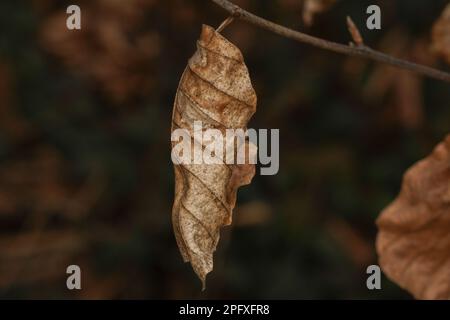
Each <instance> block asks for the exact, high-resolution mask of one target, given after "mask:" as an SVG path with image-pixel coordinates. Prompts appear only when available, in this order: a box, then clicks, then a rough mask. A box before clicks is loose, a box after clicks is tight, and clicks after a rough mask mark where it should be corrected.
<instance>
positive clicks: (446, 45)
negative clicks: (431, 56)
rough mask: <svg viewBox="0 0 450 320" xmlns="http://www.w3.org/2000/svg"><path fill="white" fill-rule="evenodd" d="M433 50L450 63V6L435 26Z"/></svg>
mask: <svg viewBox="0 0 450 320" xmlns="http://www.w3.org/2000/svg"><path fill="white" fill-rule="evenodd" d="M432 48H433V50H434V51H435V52H437V53H438V54H439V55H441V56H442V57H443V58H444V59H445V60H446V61H447V63H450V4H449V5H447V7H446V8H445V9H444V11H443V12H442V15H441V16H440V18H439V19H438V20H437V21H436V22H435V24H434V26H433V30H432Z"/></svg>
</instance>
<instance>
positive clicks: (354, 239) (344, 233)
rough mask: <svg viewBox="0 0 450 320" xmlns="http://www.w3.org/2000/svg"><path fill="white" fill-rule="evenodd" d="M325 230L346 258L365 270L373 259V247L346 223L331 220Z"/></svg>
mask: <svg viewBox="0 0 450 320" xmlns="http://www.w3.org/2000/svg"><path fill="white" fill-rule="evenodd" d="M326 228H327V230H328V232H329V233H330V235H331V236H332V237H333V238H334V239H335V240H336V242H337V243H338V244H339V245H340V246H341V247H342V248H343V249H344V250H345V251H346V253H347V255H348V257H349V258H350V259H351V260H352V261H353V263H354V264H355V265H356V266H358V267H359V268H361V269H362V268H366V267H367V265H369V264H370V263H371V262H372V261H373V258H374V251H373V245H372V243H370V242H369V241H367V240H366V239H365V238H364V237H363V235H362V234H361V233H360V232H358V230H356V228H354V227H353V226H351V225H350V224H349V223H348V222H347V221H345V220H344V219H341V218H339V217H336V218H331V219H330V220H329V221H328V222H327V224H326Z"/></svg>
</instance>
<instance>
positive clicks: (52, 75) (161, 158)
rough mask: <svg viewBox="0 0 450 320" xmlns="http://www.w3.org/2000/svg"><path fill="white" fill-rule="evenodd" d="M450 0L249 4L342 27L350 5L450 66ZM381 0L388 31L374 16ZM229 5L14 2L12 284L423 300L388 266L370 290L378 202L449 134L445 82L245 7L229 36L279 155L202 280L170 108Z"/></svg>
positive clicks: (2, 46)
mask: <svg viewBox="0 0 450 320" xmlns="http://www.w3.org/2000/svg"><path fill="white" fill-rule="evenodd" d="M447 2H448V1H446V0H435V1H424V0H414V1H412V0H395V1H391V0H390V1H388V0H384V1H366V0H364V1H356V0H353V1H350V0H345V1H340V2H338V3H337V4H336V6H334V7H333V8H332V9H331V10H330V11H328V12H326V13H324V14H321V15H319V16H318V17H317V19H316V20H315V23H314V25H313V26H312V27H311V28H306V27H305V26H304V25H303V23H302V20H301V16H302V13H301V8H302V4H301V1H300V0H277V1H236V3H237V4H239V5H241V6H242V7H244V8H245V9H248V10H250V11H252V12H254V13H256V14H258V15H260V16H263V17H266V18H268V19H270V20H273V21H276V22H279V23H281V24H283V25H286V26H288V27H291V28H294V29H298V30H303V31H305V32H307V33H310V34H312V35H315V36H319V37H322V38H326V39H330V40H333V41H337V42H341V43H347V42H348V41H349V40H350V37H349V35H348V32H347V29H346V25H345V17H346V16H347V15H351V16H352V18H353V20H354V21H355V23H356V24H357V25H358V26H360V29H361V32H362V34H363V37H364V38H365V41H366V43H368V44H369V45H371V46H372V47H375V48H377V49H380V50H382V51H384V52H387V53H390V54H393V55H396V56H399V57H402V58H405V59H409V60H414V61H417V62H420V63H422V64H427V65H432V66H435V67H437V68H441V69H444V68H445V66H444V65H443V63H442V62H441V61H440V60H439V59H438V58H437V57H436V56H435V55H434V54H433V52H432V51H431V48H430V32H431V26H432V24H433V22H434V21H435V20H436V19H437V18H438V17H439V15H440V13H441V12H442V9H443V7H444V6H445V5H446V3H447ZM374 3H375V4H378V5H379V6H380V7H381V9H382V30H381V31H369V30H367V29H366V28H365V27H364V26H365V18H366V17H367V15H366V14H365V10H366V8H367V6H368V5H370V4H374ZM70 4H78V5H79V6H80V7H81V11H82V30H81V31H69V30H67V29H66V27H65V23H66V18H67V14H66V13H65V11H66V8H67V6H68V5H70ZM226 17H227V15H226V12H225V11H223V10H222V9H220V8H219V7H217V6H216V5H214V4H213V3H212V2H210V1H199V0H189V1H181V0H169V1H156V0H133V1H119V0H96V1H87V0H86V1H56V0H34V1H2V2H1V3H0V297H1V298H274V299H278V298H288V299H296V298H307V299H313V298H331V299H334V298H344V299H351V298H364V299H366V298H367V299H378V298H410V296H409V295H408V294H407V293H406V292H404V291H403V290H401V289H400V288H398V286H397V285H395V284H393V283H392V282H390V281H389V280H388V279H386V278H383V279H382V288H383V289H382V290H379V291H369V290H367V288H366V277H367V275H366V273H365V270H366V267H367V266H368V265H370V264H375V263H377V260H376V259H377V258H376V254H375V250H374V241H375V236H376V226H375V224H374V223H375V219H376V217H377V216H378V214H379V212H380V211H381V210H382V209H383V208H384V207H385V206H386V205H387V204H389V202H390V201H392V200H393V199H394V197H395V196H396V195H397V193H398V191H399V188H400V185H401V177H402V175H403V173H404V172H405V170H406V169H407V168H408V167H409V166H411V165H412V164H413V163H414V162H416V161H418V160H419V159H421V158H423V157H424V156H426V155H427V154H428V153H429V152H430V151H431V150H432V148H433V147H434V145H436V144H437V142H439V141H441V140H442V138H443V137H444V136H445V134H447V133H448V132H449V128H450V108H449V107H448V101H449V98H450V90H449V87H448V84H445V83H440V82H437V81H434V80H428V79H424V78H421V77H417V76H415V75H413V74H410V73H407V72H404V71H400V70H398V69H394V68H391V67H387V66H384V65H380V64H374V63H372V62H369V61H366V60H360V59H355V58H348V57H345V56H340V55H336V54H334V53H329V52H325V51H322V50H319V49H315V48H311V47H309V46H306V45H303V44H299V43H297V42H293V41H292V40H288V39H284V38H281V37H279V36H276V35H273V34H270V33H268V32H267V31H263V30H259V29H257V28H255V27H253V26H250V25H247V24H244V23H242V22H239V21H237V22H233V24H231V25H230V26H229V27H227V29H226V30H225V31H224V32H223V34H224V35H225V36H226V37H227V38H228V39H230V40H231V41H232V42H234V43H235V44H236V45H237V46H238V47H239V48H240V49H241V51H242V53H243V55H244V57H245V60H246V63H247V66H248V68H249V71H250V75H251V77H252V81H253V85H254V87H255V90H256V93H257V95H258V109H257V112H256V114H255V115H254V117H253V118H252V120H251V121H250V123H249V127H252V128H255V129H258V128H278V129H280V171H279V173H278V174H277V175H275V176H258V175H257V176H255V178H254V179H253V182H252V184H251V185H249V186H246V187H243V188H241V189H240V190H239V192H238V203H237V207H236V209H235V211H234V214H233V216H234V223H233V226H232V227H227V228H225V229H223V232H222V237H221V240H220V243H219V246H218V251H217V253H216V255H215V270H214V271H213V272H212V273H211V274H210V275H209V276H208V278H207V290H206V291H205V292H201V291H200V290H201V284H200V281H199V280H198V279H197V277H196V275H195V274H194V272H193V271H192V270H191V267H190V265H189V264H184V263H183V262H182V259H181V255H180V254H179V252H178V248H177V246H176V243H175V239H174V236H173V232H172V226H171V220H170V215H171V205H172V201H173V189H174V177H173V168H172V163H171V159H170V143H169V142H170V123H171V112H172V103H173V99H174V95H175V92H176V88H177V85H178V81H179V78H180V76H181V73H182V72H183V69H184V68H185V66H186V63H187V60H188V58H189V57H190V56H191V55H192V54H193V53H194V51H195V42H196V40H197V38H198V36H199V33H200V29H201V24H202V23H205V24H210V25H212V26H215V27H217V26H218V25H219V24H220V22H221V21H223V20H224V19H225V18H226ZM258 171H259V170H258ZM70 264H77V265H79V266H80V267H81V269H82V290H81V291H74V292H72V291H69V290H67V289H66V276H67V275H66V273H65V271H66V267H67V266H68V265H70Z"/></svg>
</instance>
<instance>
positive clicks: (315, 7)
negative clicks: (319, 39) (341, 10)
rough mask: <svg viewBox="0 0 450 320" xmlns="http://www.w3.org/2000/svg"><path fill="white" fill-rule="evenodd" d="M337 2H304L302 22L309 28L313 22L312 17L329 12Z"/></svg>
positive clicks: (308, 0) (312, 0)
mask: <svg viewBox="0 0 450 320" xmlns="http://www.w3.org/2000/svg"><path fill="white" fill-rule="evenodd" d="M336 1H337V0H304V2H303V22H304V23H305V24H306V25H307V26H311V25H312V24H313V22H314V17H315V16H316V15H317V14H319V13H321V12H325V11H327V10H329V9H330V8H331V7H332V6H333V5H334V4H335V3H336Z"/></svg>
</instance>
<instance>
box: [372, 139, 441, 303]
mask: <svg viewBox="0 0 450 320" xmlns="http://www.w3.org/2000/svg"><path fill="white" fill-rule="evenodd" d="M377 224H378V228H379V233H378V238H377V251H378V254H379V260H380V265H381V267H382V269H383V270H384V272H385V273H386V274H387V275H388V277H389V278H391V279H392V280H393V281H395V282H396V283H398V284H399V285H400V286H401V287H403V288H405V289H406V290H408V291H409V292H411V293H412V294H413V295H414V296H415V297H416V298H418V299H450V135H449V136H447V138H446V139H445V141H444V142H442V143H440V144H439V145H438V146H437V147H436V148H435V150H434V151H433V153H432V154H431V155H430V156H428V157H427V158H425V159H424V160H422V161H419V162H418V163H417V164H416V165H414V166H413V167H412V168H411V169H409V170H408V171H407V172H406V174H405V176H404V179H403V185H402V189H401V192H400V195H399V196H398V197H397V199H396V200H395V201H394V202H393V203H392V204H391V205H389V206H388V207H387V208H386V209H385V210H384V211H383V212H382V213H381V215H380V217H379V218H378V221H377Z"/></svg>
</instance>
